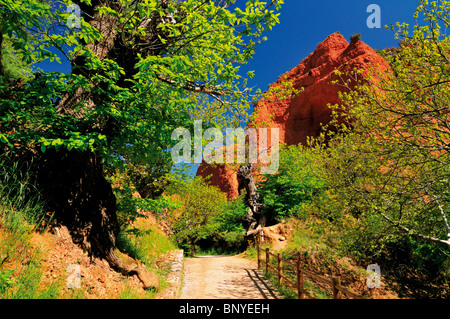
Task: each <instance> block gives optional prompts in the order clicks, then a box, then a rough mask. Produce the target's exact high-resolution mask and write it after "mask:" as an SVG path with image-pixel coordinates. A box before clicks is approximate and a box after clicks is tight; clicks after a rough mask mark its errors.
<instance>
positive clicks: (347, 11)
mask: <svg viewBox="0 0 450 319" xmlns="http://www.w3.org/2000/svg"><path fill="white" fill-rule="evenodd" d="M238 1H239V2H238V5H244V4H245V2H246V1H247V0H238ZM284 1H285V4H284V5H283V6H282V9H281V14H280V24H278V25H277V26H275V27H274V29H273V30H272V31H270V32H267V33H266V34H265V35H266V36H267V37H268V41H266V42H264V43H262V44H260V45H259V46H257V48H256V53H255V55H254V57H253V58H252V59H251V60H250V61H249V63H248V64H247V65H245V66H243V67H242V68H241V74H242V75H245V74H246V73H247V71H250V70H254V71H255V77H254V78H253V79H251V80H250V81H249V82H248V85H249V86H250V87H255V88H260V89H261V90H262V91H265V90H266V89H267V87H268V85H270V84H271V83H273V82H275V81H276V80H277V79H278V76H280V75H281V74H284V73H286V72H287V71H289V70H290V69H292V68H293V67H295V66H297V65H298V64H300V62H301V61H302V60H303V59H304V58H305V57H307V56H308V55H309V54H310V53H311V52H313V51H314V49H315V48H316V46H317V45H318V44H319V43H320V42H321V41H323V40H324V39H325V38H326V37H327V36H328V35H330V34H331V33H334V32H336V31H339V32H340V33H341V34H342V35H343V36H344V37H346V38H347V39H349V38H350V35H352V34H354V33H361V39H362V41H364V42H365V43H367V44H368V45H370V46H371V47H372V48H375V49H383V48H386V47H392V46H396V45H397V43H398V40H395V38H394V32H392V31H389V30H386V29H385V28H384V26H385V25H390V24H395V23H396V22H407V23H409V24H410V25H413V24H414V20H413V14H414V12H415V9H416V7H417V5H418V0H391V1H389V0H316V1H314V0H284ZM370 4H377V5H378V6H379V7H380V9H381V28H380V29H377V28H373V29H370V28H369V27H368V26H367V22H366V21H367V18H368V17H369V16H370V14H371V13H367V7H368V6H369V5H370ZM40 67H42V68H43V69H44V70H45V71H62V72H70V66H69V65H68V64H67V63H65V64H63V65H59V64H57V63H51V64H49V63H44V64H42V65H40ZM196 170H197V165H192V170H191V174H192V175H195V173H196Z"/></svg>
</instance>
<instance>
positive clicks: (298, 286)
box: [297, 259, 303, 299]
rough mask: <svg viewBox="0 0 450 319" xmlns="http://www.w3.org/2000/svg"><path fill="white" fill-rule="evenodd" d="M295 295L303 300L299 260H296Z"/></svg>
mask: <svg viewBox="0 0 450 319" xmlns="http://www.w3.org/2000/svg"><path fill="white" fill-rule="evenodd" d="M297 295H298V299H303V271H302V270H301V269H300V259H299V260H297Z"/></svg>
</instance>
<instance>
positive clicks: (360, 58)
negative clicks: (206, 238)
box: [197, 33, 389, 198]
mask: <svg viewBox="0 0 450 319" xmlns="http://www.w3.org/2000/svg"><path fill="white" fill-rule="evenodd" d="M355 68H356V69H358V70H363V75H362V76H363V77H364V76H367V75H368V73H369V70H372V69H376V70H379V71H383V70H388V69H389V65H388V64H387V62H386V61H385V60H384V59H383V58H382V57H381V56H380V55H378V54H377V53H376V52H375V51H374V50H373V49H372V48H371V47H369V46H368V45H366V44H365V43H363V42H362V41H353V42H352V43H348V42H347V40H346V39H345V38H344V37H343V36H342V35H341V34H339V33H333V34H331V35H330V36H328V37H327V38H326V39H325V40H324V41H323V42H322V43H320V44H319V45H318V46H317V48H316V50H315V51H314V52H313V53H311V54H310V55H309V56H308V57H307V58H305V59H304V60H303V61H302V62H301V63H300V65H298V66H296V67H295V68H293V69H292V70H290V71H289V72H287V73H286V74H284V75H282V76H280V77H279V79H278V81H277V82H275V83H273V84H272V86H273V87H276V86H281V85H282V84H283V82H284V81H292V83H293V86H294V88H295V89H301V88H304V91H303V92H302V93H300V94H299V95H297V96H295V97H293V98H288V99H285V100H281V101H268V100H261V101H259V102H258V104H257V105H256V106H255V111H254V112H255V118H254V120H253V124H251V126H258V125H262V126H263V127H270V128H279V129H280V143H286V144H287V145H296V144H299V143H302V144H303V145H306V142H307V138H308V136H313V137H316V136H318V135H319V133H320V132H321V131H322V125H323V124H327V123H328V122H329V121H330V117H331V110H330V109H329V108H328V104H331V105H334V104H338V103H340V102H341V101H340V99H339V94H338V93H339V91H343V90H344V89H345V88H343V87H342V86H339V85H337V84H332V81H334V80H338V76H337V75H335V74H334V71H335V70H339V71H340V72H342V73H344V74H345V72H348V71H352V70H353V69H355ZM209 174H212V175H213V177H212V179H211V184H212V185H216V186H218V187H219V188H220V189H221V190H222V191H224V192H226V193H227V194H228V196H229V197H230V198H232V197H234V196H236V195H237V194H238V192H237V185H238V183H237V179H236V172H234V171H233V172H229V171H227V169H226V168H225V166H223V165H222V166H218V167H216V168H214V167H210V166H208V165H207V164H206V163H202V164H201V165H200V167H199V170H198V172H197V175H200V176H204V177H205V176H206V175H209Z"/></svg>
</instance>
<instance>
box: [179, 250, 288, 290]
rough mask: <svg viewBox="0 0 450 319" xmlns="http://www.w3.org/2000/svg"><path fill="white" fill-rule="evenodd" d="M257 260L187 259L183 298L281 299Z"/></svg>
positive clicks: (228, 257)
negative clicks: (265, 276)
mask: <svg viewBox="0 0 450 319" xmlns="http://www.w3.org/2000/svg"><path fill="white" fill-rule="evenodd" d="M280 298H282V296H281V295H280V294H279V293H278V292H277V291H276V290H275V288H274V287H273V285H272V284H271V283H270V282H268V281H267V280H265V279H264V278H263V273H262V270H257V264H256V262H254V261H251V260H248V259H245V258H242V257H239V256H201V257H194V258H186V259H185V261H184V279H183V287H182V290H181V295H180V299H280Z"/></svg>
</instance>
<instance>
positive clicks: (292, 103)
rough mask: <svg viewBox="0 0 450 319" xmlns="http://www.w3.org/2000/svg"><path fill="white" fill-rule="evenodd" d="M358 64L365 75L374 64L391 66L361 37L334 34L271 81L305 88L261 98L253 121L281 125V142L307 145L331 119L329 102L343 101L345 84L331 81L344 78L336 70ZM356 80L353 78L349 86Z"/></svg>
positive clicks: (357, 67) (337, 102)
mask: <svg viewBox="0 0 450 319" xmlns="http://www.w3.org/2000/svg"><path fill="white" fill-rule="evenodd" d="M355 68H356V69H358V70H363V74H362V76H363V77H364V76H366V77H367V75H368V74H369V70H371V69H373V68H374V69H376V70H380V71H383V70H386V69H389V66H388V64H387V62H386V61H385V60H384V59H383V58H382V57H381V56H380V55H378V54H377V53H376V52H375V51H374V50H373V49H372V48H371V47H369V46H368V45H367V44H365V43H363V42H362V41H358V40H356V41H353V42H351V43H348V42H347V40H346V39H345V38H344V37H343V36H342V35H341V34H339V33H333V34H331V35H330V36H328V37H327V38H326V39H325V40H324V41H323V42H322V43H320V44H319V45H318V46H317V48H316V50H315V51H314V52H313V53H311V54H310V55H309V56H308V57H307V58H305V59H304V60H303V61H302V63H300V65H298V66H296V67H295V68H293V69H292V70H290V71H289V72H287V73H286V74H284V75H282V76H280V77H279V79H278V81H277V82H275V83H274V84H272V86H275V87H276V86H281V85H282V83H283V82H284V81H292V83H293V86H294V88H295V89H301V88H303V90H304V91H303V92H301V93H300V94H298V95H297V96H294V97H292V98H287V99H285V100H281V101H270V100H268V101H267V100H263V101H260V102H258V104H257V105H256V107H255V112H256V116H255V120H254V124H255V125H258V124H260V123H264V125H267V126H269V127H278V128H279V129H280V143H286V144H287V145H297V144H299V143H301V144H303V145H306V143H307V138H308V137H309V136H313V137H316V136H318V135H319V134H320V132H321V131H322V125H323V124H327V123H328V122H329V121H330V119H331V110H330V108H329V107H328V104H331V105H334V104H339V103H341V101H340V99H339V91H345V88H344V87H343V86H341V85H338V84H333V83H332V82H333V81H335V80H340V81H341V79H340V78H339V77H338V76H337V75H336V74H335V72H334V71H335V70H339V71H340V72H342V73H343V74H345V73H346V72H350V71H352V70H353V69H355ZM344 80H346V78H345V77H344ZM341 82H342V81H341ZM354 84H355V83H354V82H353V83H352V84H350V86H352V85H354Z"/></svg>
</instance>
